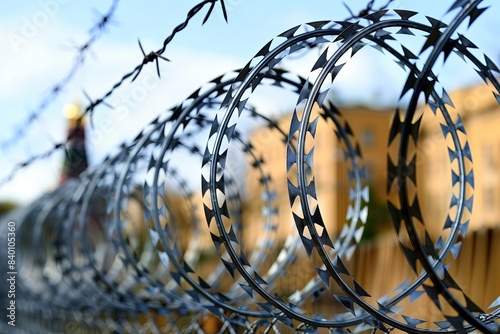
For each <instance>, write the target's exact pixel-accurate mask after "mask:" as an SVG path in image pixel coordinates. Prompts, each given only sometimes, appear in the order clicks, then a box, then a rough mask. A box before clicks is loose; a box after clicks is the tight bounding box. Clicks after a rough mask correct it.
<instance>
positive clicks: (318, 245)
mask: <svg viewBox="0 0 500 334" xmlns="http://www.w3.org/2000/svg"><path fill="white" fill-rule="evenodd" d="M402 23H404V22H402ZM385 24H386V23H385ZM374 25H375V24H374ZM381 25H384V23H382V24H381ZM370 27H371V26H369V27H368V30H371V29H369V28H370ZM413 28H418V27H415V26H413ZM353 35H354V34H353ZM359 35H361V33H359V34H358V36H359ZM354 41H355V37H354V36H353V37H351V39H350V40H348V42H347V44H348V43H349V42H354ZM352 46H354V43H352V44H351V45H347V46H343V47H344V48H345V50H346V51H347V49H348V48H349V47H352ZM340 51H341V50H340V49H339V50H338V51H337V53H339V54H340ZM465 51H467V50H465ZM464 53H465V54H466V55H467V56H470V54H469V53H468V52H464ZM334 58H335V57H332V58H331V59H330V60H329V66H331V67H333V65H334V63H335V62H336V59H334ZM337 58H339V57H337ZM472 59H474V58H473V57H472ZM475 63H476V64H477V63H479V64H480V65H482V64H481V63H480V62H478V61H477V59H475ZM326 67H327V65H325V68H324V69H323V72H322V73H321V74H320V75H319V77H318V79H317V81H316V83H318V82H321V81H322V80H324V78H325V77H326V75H327V74H329V73H331V72H332V68H329V69H327V68H326ZM483 67H484V66H483ZM316 83H315V86H313V89H314V88H315V89H317V90H319V86H318V85H316ZM311 91H312V89H311ZM311 91H308V92H307V93H304V95H307V96H311V95H314V94H317V93H318V91H314V92H311ZM433 97H436V96H434V95H433ZM437 98H439V96H437ZM439 99H440V98H439ZM313 100H314V99H311V100H308V101H307V103H308V105H307V104H306V110H307V111H308V112H310V110H311V109H312V104H313V102H312V101H313ZM440 107H444V103H441V105H440ZM443 113H444V114H446V112H445V111H444V112H443ZM304 115H306V113H304ZM410 121H411V117H410ZM447 121H448V122H451V120H450V119H447ZM307 125H308V124H307V122H304V123H302V129H301V131H302V132H301V135H302V138H301V139H302V141H304V140H305V132H306V131H307V128H306V126H307ZM448 125H449V126H452V125H453V123H451V124H448ZM302 141H301V140H300V139H299V143H301V144H303V142H302ZM299 149H301V150H302V152H301V153H302V154H304V152H303V145H299ZM460 149H461V147H460V146H459V147H458V150H460ZM302 154H298V160H300V159H301V158H300V157H301V156H302ZM302 160H303V157H302ZM302 163H303V161H302ZM302 163H301V162H299V163H298V168H301V171H297V174H298V177H299V178H300V177H301V178H302V179H301V181H300V185H301V186H302V187H301V186H299V188H300V189H302V190H304V189H306V183H305V177H304V170H303V168H304V167H303V164H302ZM305 197H306V194H305V193H304V192H302V193H301V201H302V203H303V205H305V206H307V201H306V200H305V199H304V198H305ZM303 211H304V212H309V211H308V210H303ZM309 218H310V217H309ZM308 226H310V227H311V229H312V230H313V231H314V229H315V227H314V221H313V220H312V219H309V221H308ZM457 230H458V229H457V228H456V227H455V231H454V233H455V235H454V238H456V231H457ZM311 234H312V235H314V234H315V233H314V232H311ZM454 238H450V239H451V240H454ZM314 239H315V241H316V246H317V247H319V248H321V247H322V242H321V240H320V238H319V236H318V235H317V234H316V235H314ZM450 244H451V242H450V241H449V242H447V246H449V245H450ZM431 246H432V245H431ZM322 258H323V259H324V260H325V261H327V262H328V261H329V259H328V257H327V255H326V252H325V251H323V256H322ZM443 258H444V256H441V257H440V260H438V261H436V262H434V263H433V266H434V267H439V266H442V263H440V262H439V261H441V259H443ZM335 270H336V269H335V266H334V265H333V264H332V265H331V271H333V272H335ZM338 279H339V280H340V282H337V283H340V285H341V286H342V285H343V283H342V281H341V278H340V277H338ZM352 297H354V298H355V299H358V298H356V296H355V295H352ZM359 300H360V298H359V299H358V300H357V302H358V301H359ZM362 305H363V303H362ZM376 313H377V311H376V310H375V311H374V315H375V316H376V317H377V318H378V319H383V318H384V316H385V315H384V314H380V315H377V314H376ZM384 320H385V319H384ZM391 325H395V324H394V323H391ZM469 327H470V326H469ZM419 330H421V329H420V328H419ZM457 330H460V329H458V328H457Z"/></svg>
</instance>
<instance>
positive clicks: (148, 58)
mask: <svg viewBox="0 0 500 334" xmlns="http://www.w3.org/2000/svg"><path fill="white" fill-rule="evenodd" d="M393 1H394V0H388V1H387V2H386V3H385V5H382V6H381V7H380V8H376V9H374V8H373V6H374V0H373V1H369V2H368V3H367V5H366V7H365V8H364V9H362V10H361V11H360V12H359V14H354V13H353V12H352V10H351V9H350V8H349V7H347V5H346V4H345V3H344V5H345V6H346V7H347V8H348V11H349V13H350V14H351V16H350V17H348V18H346V21H349V20H352V19H358V18H360V15H361V14H365V15H368V14H370V13H372V12H374V11H379V10H383V9H387V8H388V6H389V5H390V4H391V3H392V2H393ZM217 2H220V4H221V9H222V13H223V16H224V19H225V20H226V22H227V21H228V15H227V10H226V6H225V4H224V0H204V1H202V2H200V3H198V4H197V5H196V6H194V7H193V8H191V10H189V12H188V13H187V15H186V19H185V20H184V22H182V23H181V24H179V25H178V26H176V27H175V28H174V29H173V31H172V33H171V34H170V35H169V36H168V37H167V38H166V39H165V40H164V41H163V45H162V47H161V48H160V49H158V50H157V51H151V52H150V53H149V54H145V52H144V49H143V48H142V45H141V43H140V41H139V47H140V49H141V52H142V53H143V56H144V57H143V59H142V62H141V63H140V64H138V65H137V66H136V67H135V68H134V69H133V70H132V71H130V72H128V73H126V74H124V75H123V76H122V78H121V79H120V80H119V81H117V82H116V83H115V84H114V85H113V86H112V87H111V88H110V89H109V90H108V92H106V93H105V94H104V95H103V96H102V97H101V98H99V99H96V100H92V99H91V98H90V97H89V96H88V95H87V94H86V96H87V99H89V104H88V106H87V107H86V108H85V110H84V111H83V112H82V114H81V115H80V116H79V117H78V119H77V120H76V124H77V126H75V128H74V129H73V130H72V131H70V133H69V134H68V136H67V139H66V141H63V142H59V143H55V144H54V145H53V146H52V148H50V149H48V150H47V151H45V152H43V153H40V154H36V155H33V156H31V157H30V158H29V159H27V160H25V161H23V162H21V163H18V164H16V165H15V167H14V168H13V169H12V171H11V172H10V173H9V174H8V175H7V176H5V177H4V178H3V179H1V180H0V187H1V186H3V185H5V184H6V183H8V182H10V181H11V180H12V179H13V178H14V177H15V175H16V174H17V172H18V171H19V170H20V169H23V168H26V167H28V166H30V165H31V164H33V163H34V162H36V161H38V160H41V159H47V158H49V157H50V156H52V155H53V154H54V153H55V152H57V151H59V150H60V149H65V148H66V147H67V143H68V142H69V141H71V140H72V139H73V138H74V136H75V135H76V133H77V132H78V127H79V126H81V124H82V121H83V118H84V117H85V116H87V115H88V116H89V118H90V121H91V124H92V114H93V112H94V109H95V108H96V107H97V106H99V105H106V106H107V107H109V108H113V107H112V106H111V105H109V104H107V103H106V102H105V99H107V98H108V97H110V96H111V95H112V94H113V93H114V91H115V90H116V89H118V88H119V87H120V86H121V85H122V84H123V83H124V82H125V81H126V80H127V79H129V78H130V77H132V81H134V80H135V79H136V78H137V77H138V76H139V74H140V73H141V71H142V68H143V67H144V66H145V65H147V64H149V63H152V62H155V64H156V68H157V72H158V75H159V64H158V62H159V61H158V58H160V59H162V60H165V61H168V59H167V58H165V57H163V56H162V54H163V53H164V52H165V50H166V47H167V45H168V44H169V43H170V42H171V41H172V40H173V39H174V37H175V36H176V35H177V34H178V33H179V32H181V31H182V30H184V29H185V28H186V27H187V26H188V24H189V22H190V21H191V20H192V19H193V18H194V17H195V16H196V15H197V14H198V13H199V12H200V10H202V9H203V7H205V6H206V5H207V4H210V8H209V10H208V12H207V14H206V15H205V18H204V19H203V22H202V24H204V23H206V22H207V20H208V18H209V17H210V16H211V15H212V13H213V9H214V8H215V4H216V3H217Z"/></svg>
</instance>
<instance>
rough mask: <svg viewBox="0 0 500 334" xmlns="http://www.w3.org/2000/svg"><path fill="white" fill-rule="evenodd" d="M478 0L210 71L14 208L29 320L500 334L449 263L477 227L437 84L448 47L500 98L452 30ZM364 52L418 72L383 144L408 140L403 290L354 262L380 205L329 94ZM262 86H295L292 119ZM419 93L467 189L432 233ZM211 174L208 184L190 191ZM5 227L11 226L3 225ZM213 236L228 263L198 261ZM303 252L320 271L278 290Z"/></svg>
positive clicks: (455, 135) (286, 39)
mask: <svg viewBox="0 0 500 334" xmlns="http://www.w3.org/2000/svg"><path fill="white" fill-rule="evenodd" d="M480 3H481V1H480V0H475V1H457V2H455V4H454V5H453V6H452V8H451V9H457V8H458V9H459V11H458V14H456V16H455V17H454V18H453V20H452V21H451V22H450V23H449V24H444V23H442V22H440V21H438V20H435V19H431V18H428V23H426V24H425V23H420V22H417V21H414V20H413V19H412V18H413V17H414V16H415V15H417V13H415V12H410V11H405V10H383V11H379V12H374V13H371V14H369V15H367V16H365V17H363V18H362V20H360V21H359V22H355V23H352V22H335V21H330V22H327V21H324V22H311V23H307V24H302V25H299V26H297V27H294V28H292V29H290V30H288V31H286V32H284V33H282V34H281V35H279V36H278V37H277V38H275V39H273V40H272V41H271V42H269V43H268V44H266V46H264V47H263V48H262V49H261V50H260V51H259V52H258V53H257V54H256V55H255V57H254V58H252V60H251V61H250V62H249V63H248V64H247V65H246V66H245V67H244V68H242V69H240V70H238V71H234V72H231V73H226V74H224V75H222V76H221V77H218V78H216V79H214V80H212V81H210V82H209V83H207V84H206V85H204V86H203V87H201V88H199V89H198V90H196V91H195V92H194V93H192V94H191V95H190V96H189V97H188V98H187V99H186V100H184V101H183V102H182V103H181V104H179V105H178V106H175V107H173V108H171V109H169V110H167V111H165V112H163V113H161V115H160V116H158V118H156V119H155V120H154V121H153V122H152V123H150V124H149V125H148V126H147V127H146V128H145V129H143V131H142V132H141V133H140V134H139V135H138V136H137V137H136V138H135V139H134V140H133V141H132V142H131V143H130V144H126V145H125V144H124V145H123V146H122V147H121V149H120V152H119V153H118V154H116V155H113V156H109V157H108V158H106V159H105V160H104V161H103V162H102V163H101V164H100V165H99V166H96V167H95V168H93V169H91V170H88V171H86V173H85V174H84V175H82V176H81V178H80V179H79V180H70V181H68V182H66V183H64V184H63V185H62V186H60V187H59V188H57V189H56V190H55V191H53V192H52V193H49V194H46V195H44V196H43V197H41V198H40V199H38V200H37V201H35V202H34V203H32V204H31V205H30V206H28V207H25V208H22V209H19V210H17V211H15V212H14V213H13V214H12V215H10V216H8V217H5V219H7V218H8V220H13V221H16V222H17V226H16V229H17V243H18V244H19V245H20V246H19V255H18V259H19V261H20V265H19V267H18V276H17V278H18V280H17V285H18V289H19V291H20V292H19V294H18V295H19V297H18V307H19V312H20V317H22V319H25V320H19V321H20V322H21V321H22V323H24V326H25V328H24V330H25V331H26V332H33V331H37V330H40V329H41V328H45V329H46V330H47V331H49V330H50V331H54V332H58V331H63V332H64V331H65V330H66V331H67V329H68V326H74V329H75V330H77V329H80V330H82V329H85V330H86V331H88V332H92V331H95V332H101V331H106V330H107V331H114V332H126V333H136V332H145V333H146V332H150V333H204V330H205V329H204V328H203V323H204V321H205V320H206V319H207V318H212V319H213V320H214V321H215V322H216V323H217V326H218V327H217V329H216V332H220V333H226V332H227V333H281V332H283V333H286V332H306V333H315V332H325V333H326V332H331V333H358V332H359V333H360V332H364V331H367V330H371V331H373V332H376V331H381V332H385V333H388V332H390V331H391V330H401V331H403V332H407V333H455V332H457V333H465V332H469V331H473V330H478V331H480V332H483V333H499V332H500V316H499V315H500V299H499V298H498V296H490V297H491V302H492V304H491V308H490V309H489V310H488V312H486V311H485V310H482V309H481V308H480V307H478V306H477V305H476V304H475V303H474V302H473V301H472V300H471V299H470V298H469V297H468V296H467V295H466V294H465V292H464V291H462V288H461V287H460V286H459V285H458V284H457V283H456V282H455V280H454V279H453V277H452V276H451V274H450V273H449V271H448V264H447V263H446V262H445V259H446V258H448V257H447V256H448V255H449V254H450V252H453V251H454V250H455V249H456V245H457V243H458V242H459V240H460V237H461V236H463V235H464V234H465V232H466V229H467V225H468V217H470V215H471V210H472V204H471V203H472V195H471V193H470V192H469V191H467V189H468V188H470V187H474V182H473V180H474V179H473V170H472V167H470V166H471V165H472V155H471V152H470V149H469V145H468V139H467V136H466V132H465V128H464V127H463V123H462V121H461V119H460V117H459V116H458V117H454V116H453V114H452V113H450V110H449V109H450V107H451V106H452V105H453V103H452V101H451V100H450V98H449V95H448V94H447V93H446V91H445V90H444V88H443V89H441V90H440V89H438V78H437V75H436V74H434V73H433V71H432V69H433V65H434V64H435V63H436V62H437V60H438V58H439V57H441V56H443V55H444V59H446V58H447V57H448V55H449V54H450V53H451V52H454V53H456V54H458V55H459V56H460V57H461V58H463V59H464V60H466V61H467V62H469V63H470V64H473V65H474V66H475V68H476V72H477V73H478V74H479V76H480V77H481V78H482V79H483V80H484V81H487V82H488V83H489V84H490V85H489V87H490V88H491V90H492V92H493V94H494V96H499V95H498V94H500V93H499V92H500V85H499V83H498V80H497V78H496V77H495V72H497V73H498V69H497V68H496V66H495V65H494V64H493V62H491V60H489V58H487V57H484V60H480V59H479V58H478V57H477V56H476V55H477V52H473V51H472V49H473V48H474V47H475V46H474V44H473V43H472V42H471V41H469V40H467V39H466V38H465V37H464V36H462V35H458V36H459V37H454V36H455V35H454V33H455V32H456V29H457V28H458V26H460V24H462V22H464V21H465V20H466V19H467V18H468V19H469V21H470V22H472V21H474V20H475V18H477V16H479V15H480V14H481V13H482V11H483V9H481V8H479V5H480ZM363 22H364V23H363ZM401 36H413V37H414V38H423V39H425V46H424V49H423V50H422V51H425V50H427V51H428V52H426V53H424V52H422V53H421V55H425V56H426V58H425V59H420V57H419V56H418V55H416V54H414V53H412V52H411V51H410V50H409V48H407V47H405V45H404V41H405V40H404V38H401ZM368 48H373V49H375V50H377V51H379V52H380V53H381V54H383V56H384V57H391V58H392V59H393V60H394V61H395V62H396V63H397V64H398V65H400V67H401V68H402V70H403V71H405V72H406V75H407V81H406V83H405V86H404V91H403V92H402V94H401V97H403V96H404V97H405V98H404V99H403V98H401V99H400V101H399V104H400V108H398V110H397V111H396V112H395V113H394V117H393V121H392V125H391V127H390V132H389V133H388V134H387V143H388V146H391V147H397V155H396V158H395V159H394V158H393V157H392V156H390V155H389V156H388V157H387V159H388V170H387V183H388V191H390V189H392V188H391V186H392V185H394V184H395V185H397V194H396V195H394V196H392V197H389V196H388V200H387V206H388V209H389V211H390V213H391V218H392V219H393V225H394V228H395V231H396V234H395V235H394V237H396V238H398V242H399V243H400V248H401V250H402V252H403V253H404V255H405V257H406V258H407V260H408V264H409V265H410V267H411V268H412V270H413V271H414V273H415V275H413V276H412V277H411V278H408V279H407V280H405V281H403V282H401V284H400V285H399V286H398V288H397V289H396V290H394V291H387V292H386V294H385V295H384V296H373V297H372V296H371V295H370V291H368V290H367V289H366V288H364V287H363V286H362V284H361V283H359V282H358V281H357V280H356V278H355V277H354V276H353V275H351V273H350V270H348V269H347V268H348V267H349V266H348V265H347V264H346V261H348V260H349V258H350V257H351V256H352V254H353V253H354V252H355V251H356V246H357V245H358V243H359V241H360V235H361V234H362V233H363V229H364V227H365V223H366V216H367V214H370V213H369V212H367V210H368V203H369V200H370V199H369V195H368V185H367V182H368V181H367V179H366V175H367V174H366V168H365V166H364V165H363V156H362V151H361V150H360V149H359V145H358V142H357V139H356V136H355V134H354V133H353V131H352V130H351V128H350V126H349V124H348V121H347V120H346V118H345V117H344V116H343V115H342V112H341V110H339V108H337V107H336V106H335V103H334V102H333V101H332V99H331V96H332V94H333V93H332V91H333V89H332V87H333V85H334V83H335V80H336V78H337V77H339V76H341V74H342V69H343V67H344V65H346V63H347V62H348V61H349V60H350V59H352V58H354V57H355V55H356V54H357V53H361V52H363V51H364V50H366V49H368ZM318 50H320V51H319V52H320V55H319V57H317V58H316V59H315V60H314V62H313V63H312V64H311V68H312V71H311V75H310V77H309V78H303V77H300V76H298V75H296V74H294V73H292V72H290V71H286V70H283V69H282V67H280V66H279V65H281V64H282V62H284V61H285V59H287V57H289V58H293V56H294V55H296V54H300V53H303V52H306V53H312V52H318ZM417 60H418V61H417ZM266 89H274V90H280V91H286V92H287V94H290V95H293V98H294V99H295V100H296V101H297V103H296V108H295V110H294V112H293V114H292V117H291V119H290V121H289V122H277V121H275V120H273V119H272V118H270V117H268V116H266V114H265V113H262V112H260V111H259V108H258V107H256V104H255V103H254V96H256V95H258V94H259V93H261V92H262V91H265V90H266ZM277 96H280V95H277ZM422 97H423V98H424V99H425V102H426V103H427V105H428V106H429V107H430V108H431V109H432V111H433V113H434V115H435V117H437V118H439V120H440V126H441V128H442V129H443V136H444V137H445V138H451V140H447V141H446V143H447V149H448V151H449V152H450V154H449V163H450V165H451V164H454V165H456V166H458V167H457V169H458V172H457V173H455V172H453V183H452V187H453V189H458V190H457V191H456V193H454V194H452V198H451V199H450V209H449V214H448V217H447V220H446V222H443V226H444V227H443V233H444V237H443V238H439V240H434V239H433V237H432V236H431V235H430V234H429V233H428V231H427V230H426V228H425V224H424V219H423V217H422V213H421V209H420V206H419V202H418V200H416V197H417V195H416V194H413V195H411V192H410V191H409V190H408V189H409V188H410V187H411V185H414V184H416V183H415V182H416V181H415V179H416V170H417V169H416V168H415V164H416V162H415V160H416V159H415V158H414V157H415V153H414V152H413V153H412V150H414V148H415V147H416V145H417V143H418V139H419V138H418V137H419V127H420V120H421V118H422V115H419V113H418V111H417V110H418V109H417V104H418V103H420V102H421V99H422ZM255 100H256V99H255ZM402 110H404V113H402V112H401V111H402ZM319 123H322V124H323V125H325V124H326V126H328V127H329V128H330V130H331V131H332V132H334V133H335V138H336V139H337V140H338V143H339V144H338V145H339V146H340V147H341V150H342V153H343V154H342V157H343V158H344V166H345V168H346V172H347V175H348V183H349V192H348V193H349V199H348V210H347V212H348V213H347V215H346V217H345V222H339V224H341V226H342V229H341V231H340V232H339V233H334V232H333V231H331V230H330V226H331V223H330V222H328V221H324V219H323V215H322V213H321V212H322V210H324V208H323V209H322V207H321V204H322V203H321V201H320V200H319V198H318V191H317V187H318V186H319V183H320V181H321V179H320V178H319V180H318V182H316V179H317V176H316V175H315V174H314V172H315V166H314V163H313V161H314V149H313V148H314V147H315V141H316V140H317V139H318V138H317V128H318V126H320V124H319ZM247 124H259V125H260V126H263V127H267V128H268V129H269V131H271V132H272V133H274V134H275V136H274V138H275V140H278V141H280V142H281V144H282V146H283V147H284V148H285V150H284V152H286V156H285V157H283V159H282V161H283V162H284V163H283V165H282V166H280V167H281V168H282V169H283V170H285V169H286V176H287V180H286V189H287V193H280V192H278V191H277V190H276V183H277V181H276V180H273V179H272V178H271V177H270V175H269V174H268V171H266V168H265V167H266V161H265V160H263V159H262V158H261V157H260V153H259V151H258V149H256V147H255V145H254V144H253V143H252V140H254V139H253V138H251V137H250V136H249V135H248V134H247V133H246V131H245V126H246V125H247ZM186 166H190V167H189V168H187V167H186ZM193 166H196V167H193ZM193 170H195V171H196V173H194V172H193ZM242 170H243V171H244V172H243V174H245V175H248V176H249V177H250V176H251V177H256V178H257V181H256V182H255V183H256V184H258V186H257V187H256V188H258V189H253V188H252V189H251V190H252V191H257V192H258V193H259V194H250V195H249V194H247V193H246V192H245V191H247V190H248V189H245V185H244V180H243V181H242ZM200 178H201V183H200V182H198V183H199V185H198V187H192V186H191V185H190V184H191V183H192V182H191V180H193V179H195V180H200ZM243 178H244V177H243ZM193 188H194V189H193ZM173 189H175V192H173V191H172V190H173ZM415 192H416V191H415ZM174 193H175V196H174V195H172V194H174ZM279 196H285V197H287V201H288V203H289V204H290V205H289V208H288V212H283V210H281V211H280V210H277V209H276V203H277V202H278V201H279ZM248 197H251V198H253V199H254V200H258V201H261V202H262V210H261V213H260V214H258V215H257V216H255V215H254V216H252V218H251V219H249V218H248V216H246V215H245V214H244V209H245V208H244V206H245V204H244V203H245V200H246V199H247V198H248ZM132 207H136V208H137V209H136V210H135V211H134V210H132V209H131V208H132ZM287 221H293V222H294V224H295V227H296V228H295V229H290V232H289V233H288V235H287V237H286V238H285V239H279V238H278V237H277V230H278V225H280V224H285V222H287ZM342 224H343V225H342ZM250 227H252V228H256V229H258V230H260V231H261V234H259V238H255V239H254V238H248V237H246V236H245V234H246V233H248V231H249V229H250ZM0 228H2V230H3V231H2V235H4V234H5V233H6V229H7V222H6V221H5V222H2V224H1V225H0ZM403 236H407V238H406V239H405V238H404V237H403ZM207 237H208V238H209V239H210V240H211V241H212V242H213V246H214V247H213V249H214V251H216V252H217V253H218V255H217V256H216V257H215V258H216V260H218V261H205V262H203V261H202V260H203V258H204V257H206V256H207V255H206V254H205V251H204V250H203V249H202V247H201V245H202V244H203V238H207ZM2 242H4V240H3V239H2ZM6 248H7V247H4V245H2V247H0V249H1V251H2V252H4V251H5V249H6ZM299 256H307V257H309V258H310V260H311V262H312V266H313V267H314V269H315V271H316V274H315V275H314V276H313V277H312V278H311V279H310V280H309V281H308V282H307V283H306V284H304V285H303V286H299V287H297V289H295V291H294V292H290V293H289V292H283V291H281V290H279V289H278V288H279V285H280V279H281V277H283V276H285V277H286V276H290V275H291V276H293V275H300V273H297V272H296V271H297V270H300V268H299V266H297V265H296V264H297V258H298V257H299ZM203 263H205V264H206V265H205V266H203ZM451 265H452V264H451ZM280 291H281V292H280ZM422 295H426V296H427V298H430V299H431V300H432V301H433V302H434V303H435V305H436V307H437V309H439V310H440V311H442V315H441V319H440V320H439V321H427V320H426V319H422V318H419V316H416V315H413V314H411V313H408V314H407V313H405V309H404V307H403V306H402V304H404V303H405V302H408V300H411V301H412V302H413V301H414V300H416V299H418V298H423V297H420V296H422ZM319 298H326V299H327V300H328V302H329V303H332V304H336V305H337V306H338V307H336V308H335V310H336V311H335V312H329V313H327V314H325V313H321V312H316V311H315V310H314V308H313V309H312V310H311V307H309V306H308V305H310V304H311V303H314V301H315V300H317V299H319ZM337 310H338V311H337ZM450 310H452V311H450ZM27 324H29V325H27ZM21 328H23V327H21Z"/></svg>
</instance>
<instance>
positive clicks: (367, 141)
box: [361, 128, 375, 147]
mask: <svg viewBox="0 0 500 334" xmlns="http://www.w3.org/2000/svg"><path fill="white" fill-rule="evenodd" d="M361 140H362V141H363V144H364V145H366V146H367V147H370V146H373V144H375V133H374V132H373V129H370V128H366V129H364V130H363V132H362V133H361Z"/></svg>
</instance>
